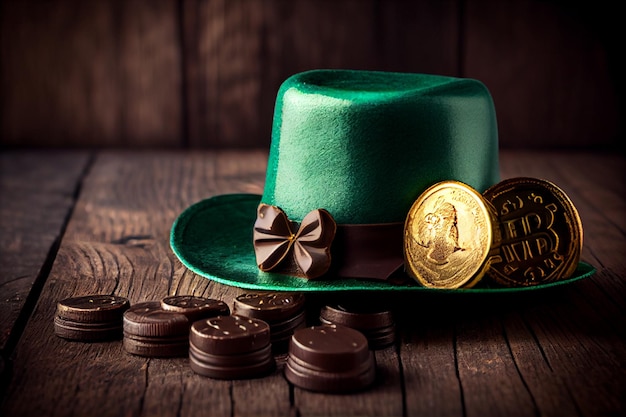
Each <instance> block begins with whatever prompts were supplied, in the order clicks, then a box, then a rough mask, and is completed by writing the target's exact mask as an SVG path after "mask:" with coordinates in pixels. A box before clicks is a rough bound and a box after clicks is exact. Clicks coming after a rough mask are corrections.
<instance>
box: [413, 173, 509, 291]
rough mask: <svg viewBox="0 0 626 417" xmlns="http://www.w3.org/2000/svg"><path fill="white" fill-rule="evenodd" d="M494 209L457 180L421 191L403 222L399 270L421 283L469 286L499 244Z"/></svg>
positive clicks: (453, 286) (485, 266)
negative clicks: (402, 254) (401, 257)
mask: <svg viewBox="0 0 626 417" xmlns="http://www.w3.org/2000/svg"><path fill="white" fill-rule="evenodd" d="M494 224H495V213H494V210H493V208H492V207H491V206H490V204H489V203H487V202H486V201H485V200H484V198H483V197H482V196H481V194H480V193H479V192H478V191H476V190H474V189H473V188H472V187H470V186H469V185H467V184H464V183H462V182H459V181H453V180H449V181H442V182H438V183H436V184H434V185H432V186H431V187H429V188H428V189H426V190H425V191H424V192H423V193H422V194H421V195H420V196H419V197H418V199H417V200H415V202H414V203H413V205H412V206H411V209H410V210H409V214H408V215H407V218H406V222H405V226H404V258H405V269H406V272H407V273H408V274H409V276H411V277H413V278H414V279H415V280H416V281H417V282H418V283H420V284H421V285H423V286H425V287H431V288H441V289H457V288H470V287H472V286H474V285H475V284H476V283H477V282H478V281H479V280H480V279H481V278H482V277H483V275H484V274H485V272H486V271H487V269H488V268H489V262H490V259H491V257H492V252H493V251H494V250H495V248H497V247H498V246H499V234H498V232H499V229H498V228H497V227H494Z"/></svg>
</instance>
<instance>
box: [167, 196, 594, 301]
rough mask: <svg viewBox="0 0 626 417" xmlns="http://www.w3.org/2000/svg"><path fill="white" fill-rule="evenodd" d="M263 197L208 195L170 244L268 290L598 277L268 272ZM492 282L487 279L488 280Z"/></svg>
mask: <svg viewBox="0 0 626 417" xmlns="http://www.w3.org/2000/svg"><path fill="white" fill-rule="evenodd" d="M260 200H261V196H259V195H256V194H224V195H219V196H215V197H211V198H208V199H206V200H202V201H200V202H198V203H196V204H194V205H192V206H190V207H189V208H187V209H186V210H185V211H184V212H183V213H181V215H180V216H179V217H178V218H177V219H176V220H175V222H174V224H173V226H172V230H171V235H170V245H171V247H172V250H173V251H174V254H175V255H176V256H177V257H178V259H180V261H181V262H182V263H183V265H185V266H186V267H187V268H189V269H190V270H191V271H193V272H194V273H196V274H198V275H200V276H203V277H205V278H208V279H211V280H213V281H216V282H219V283H221V284H226V285H230V286H234V287H239V288H244V289H248V290H262V291H267V290H269V291H302V292H337V291H430V292H438V293H441V292H454V293H502V292H521V291H536V290H541V289H546V288H551V287H556V286H562V285H566V284H570V283H572V282H575V281H578V280H581V279H583V278H588V277H590V276H592V275H593V274H594V273H595V272H596V269H595V268H594V267H593V266H592V265H590V264H588V263H585V262H580V263H579V264H578V267H577V269H576V271H575V272H574V274H573V275H572V276H571V277H570V278H568V279H564V280H559V281H556V282H550V283H547V284H540V285H536V286H529V287H516V288H506V287H487V286H482V285H484V284H482V282H481V283H479V285H478V286H476V287H473V288H464V289H456V290H442V289H436V288H428V287H423V286H421V285H419V284H417V283H415V285H405V284H402V285H399V284H392V283H389V282H386V281H379V280H367V279H363V280H361V279H317V280H307V279H305V278H301V277H294V276H286V275H281V274H275V273H269V272H263V271H261V270H259V268H258V267H257V264H256V258H255V254H254V247H253V246H252V227H253V225H254V221H255V218H256V210H257V206H258V204H259V202H260ZM483 281H486V280H483Z"/></svg>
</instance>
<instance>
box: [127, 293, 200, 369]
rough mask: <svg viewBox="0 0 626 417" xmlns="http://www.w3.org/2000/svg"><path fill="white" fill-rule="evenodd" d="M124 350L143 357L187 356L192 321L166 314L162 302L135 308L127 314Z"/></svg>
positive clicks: (168, 312) (130, 309)
mask: <svg viewBox="0 0 626 417" xmlns="http://www.w3.org/2000/svg"><path fill="white" fill-rule="evenodd" d="M124 349H125V350H126V351H127V352H128V353H131V354H133V355H139V356H150V357H174V356H185V355H186V354H187V351H188V349H189V320H188V319H187V317H186V316H185V315H184V314H181V313H175V312H171V311H166V310H163V308H162V307H161V302H159V301H146V302H143V303H138V304H135V305H134V306H132V307H131V308H129V309H128V310H126V312H125V313H124Z"/></svg>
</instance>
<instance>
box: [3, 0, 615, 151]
mask: <svg viewBox="0 0 626 417" xmlns="http://www.w3.org/2000/svg"><path fill="white" fill-rule="evenodd" d="M615 4H617V3H615V2H609V1H608V0H606V1H605V0H601V1H599V2H596V3H594V4H589V5H588V4H586V3H578V2H574V3H572V2H562V1H556V0H550V1H540V0H514V1H510V2H501V1H495V0H490V1H483V0H444V1H437V0H420V1H406V0H385V1H381V0H340V1H332V0H321V1H320V0H267V1H256V0H229V1H227V0H176V1H168V0H158V1H147V0H130V1H123V0H99V1H96V2H89V3H85V2H81V1H77V0H52V1H42V0H22V1H15V0H9V1H4V2H2V3H0V7H1V9H0V11H1V13H0V19H1V20H0V22H1V25H0V30H1V35H2V36H1V37H0V46H1V53H2V60H1V63H0V65H1V71H0V82H1V87H2V92H3V93H2V97H1V99H0V105H1V109H2V112H1V118H0V140H1V141H2V143H3V144H7V145H11V146H31V145H32V146H90V147H93V146H102V147H133V148H141V147H143V148H145V147H159V148H162V147H183V148H184V147H194V148H226V147H236V148H254V147H262V148H266V147H267V145H268V144H269V139H270V134H271V123H272V117H273V110H274V103H275V98H276V92H277V91H278V88H279V86H280V84H281V83H282V82H283V81H284V80H285V79H286V78H287V77H288V76H290V75H292V74H294V73H297V72H300V71H304V70H308V69H315V68H351V69H371V70H385V71H401V72H418V73H433V74H442V75H451V76H462V77H470V78H477V79H479V80H481V81H483V82H484V83H485V84H486V86H487V87H488V88H489V89H490V91H491V92H492V94H493V97H494V100H495V104H496V110H497V115H498V124H499V130H500V141H501V144H502V145H503V146H504V147H511V148H525V147H526V148H527V147H532V148H566V147H579V148H584V147H586V148H607V147H611V146H613V147H616V145H617V143H618V141H619V139H620V138H622V137H623V136H624V124H623V120H624V119H625V118H624V108H625V107H624V96H625V88H624V86H625V84H624V82H623V81H622V78H623V76H622V75H623V73H624V64H623V63H622V62H621V61H622V60H621V43H620V41H621V38H623V29H621V27H622V25H621V23H620V22H619V21H618V19H619V18H618V16H619V15H620V14H619V13H618V10H617V9H616V6H615Z"/></svg>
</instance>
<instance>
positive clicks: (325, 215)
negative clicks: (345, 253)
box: [253, 204, 337, 278]
mask: <svg viewBox="0 0 626 417" xmlns="http://www.w3.org/2000/svg"><path fill="white" fill-rule="evenodd" d="M336 230H337V225H336V224H335V220H334V219H333V217H332V216H331V215H330V213H329V212H328V211H326V210H324V209H317V210H313V211H311V212H310V213H308V214H307V215H306V216H305V217H304V219H303V220H302V223H301V224H300V225H299V226H298V224H297V223H295V222H292V221H290V220H289V218H288V217H287V215H286V214H285V212H283V211H282V210H281V209H280V208H279V207H276V206H270V205H268V204H260V205H259V207H258V209H257V219H256V222H255V223H254V236H253V241H254V242H253V243H254V252H255V254H256V261H257V265H259V269H261V270H262V271H275V272H280V273H284V274H289V275H296V276H301V277H304V278H317V277H319V276H321V275H323V274H325V273H326V272H327V271H328V269H329V268H330V245H331V243H332V241H333V239H334V238H335V232H336Z"/></svg>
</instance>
